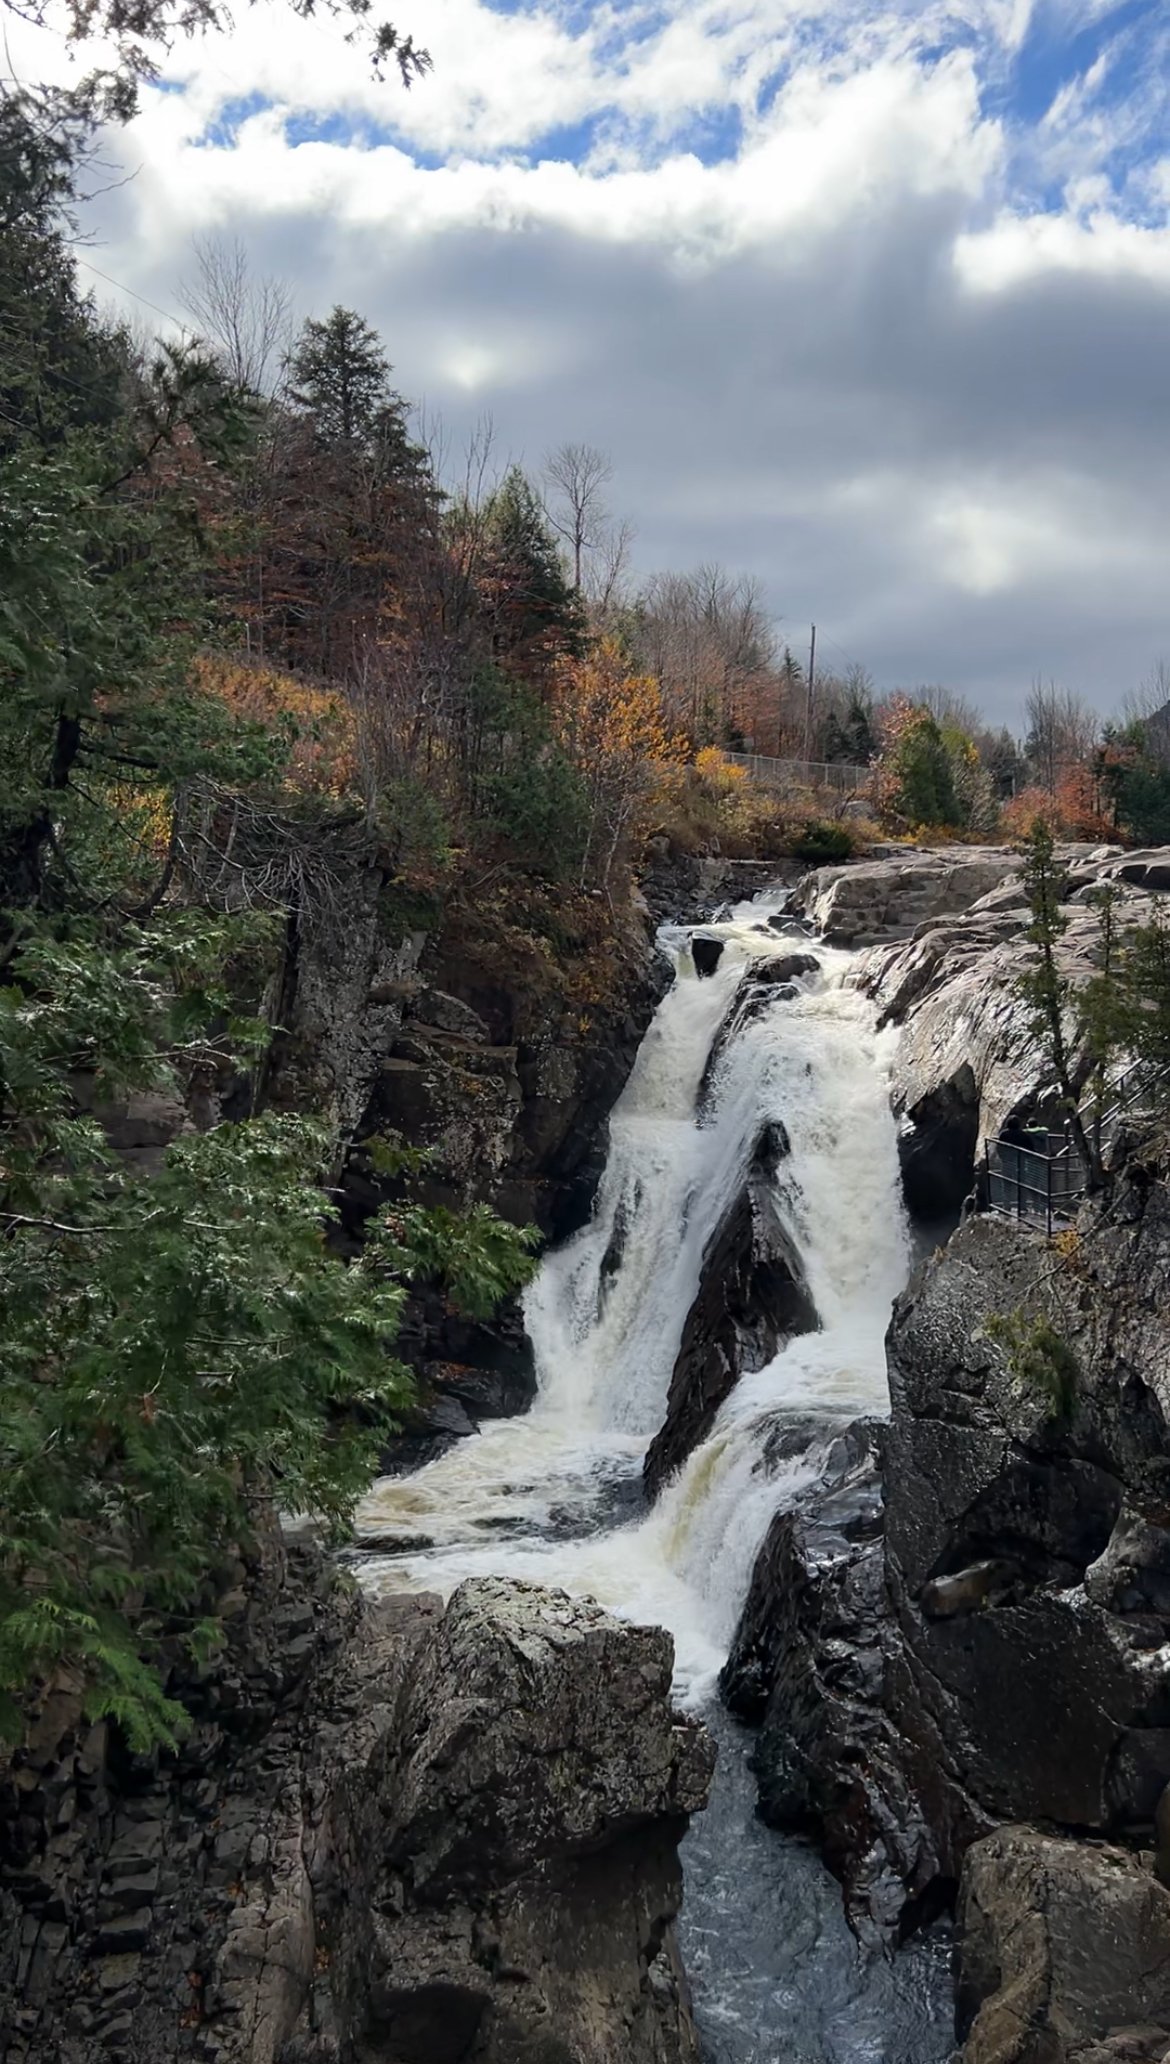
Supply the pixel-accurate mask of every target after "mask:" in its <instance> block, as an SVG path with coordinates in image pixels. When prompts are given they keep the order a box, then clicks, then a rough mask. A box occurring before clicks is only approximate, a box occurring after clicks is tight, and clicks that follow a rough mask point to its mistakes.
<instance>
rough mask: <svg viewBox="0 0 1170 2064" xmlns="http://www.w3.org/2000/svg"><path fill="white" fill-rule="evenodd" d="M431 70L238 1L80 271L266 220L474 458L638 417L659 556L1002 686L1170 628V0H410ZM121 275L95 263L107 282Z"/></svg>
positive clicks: (964, 682)
mask: <svg viewBox="0 0 1170 2064" xmlns="http://www.w3.org/2000/svg"><path fill="white" fill-rule="evenodd" d="M391 12H392V13H393V14H394V18H395V19H397V20H398V21H399V23H400V25H401V26H402V27H403V28H405V29H409V30H411V31H412V32H413V33H414V34H415V37H416V39H417V40H418V41H420V42H423V43H425V44H427V45H428V46H429V48H430V51H431V54H432V56H433V59H434V72H433V74H432V75H431V76H430V77H429V78H428V79H426V80H424V81H423V82H422V83H420V84H418V85H416V86H415V87H414V89H413V90H412V91H411V92H410V93H409V94H406V93H404V92H402V91H401V89H400V88H399V87H398V86H397V83H396V82H387V83H386V84H384V85H378V84H376V83H374V82H373V81H372V80H371V79H370V77H369V76H368V67H367V65H366V63H365V60H364V59H363V57H362V55H361V53H360V51H358V50H355V49H351V48H349V47H347V45H346V43H345V41H344V40H343V36H342V34H341V32H340V30H339V29H338V28H337V26H336V25H335V24H333V23H331V22H330V20H329V18H328V16H327V15H324V14H322V15H320V16H318V18H317V19H316V20H315V21H313V22H306V23H299V22H297V21H296V20H295V19H293V18H292V17H291V16H290V14H289V13H288V11H287V9H286V8H283V7H281V6H280V5H278V4H276V0H258V4H256V5H255V6H254V7H252V8H250V9H249V8H247V7H246V6H244V5H242V4H241V5H240V6H239V8H238V13H237V21H236V27H235V30H234V32H233V33H232V34H231V35H230V36H224V37H221V38H215V39H211V40H209V41H206V42H200V43H185V44H182V45H180V46H179V47H178V48H177V49H176V50H175V51H174V52H173V53H172V55H171V57H170V59H169V60H168V61H167V64H166V68H165V73H164V77H163V80H162V82H161V87H160V89H159V90H155V89H150V90H148V91H146V92H145V93H144V95H143V103H142V111H141V114H140V116H139V118H138V119H137V120H136V121H135V122H134V123H133V125H132V126H131V127H130V129H129V130H128V131H126V132H124V133H122V134H121V135H120V136H119V137H118V138H117V139H116V140H115V142H114V144H113V145H112V146H111V148H112V150H113V151H115V152H116V154H117V157H118V159H119V160H120V162H121V164H122V166H123V167H124V169H125V170H126V171H127V172H130V173H132V175H133V176H132V177H131V178H130V179H129V180H128V182H127V183H126V184H124V185H121V186H119V187H117V188H116V189H115V190H113V191H111V192H109V193H107V194H106V195H105V196H104V198H102V199H101V200H100V201H99V202H98V204H97V206H96V210H95V223H96V228H97V231H98V237H99V241H98V243H97V244H96V245H93V246H91V247H90V248H89V250H88V257H89V260H90V262H91V263H93V264H96V265H98V266H100V267H101V268H102V270H103V271H104V272H106V273H108V274H109V275H111V276H112V277H113V278H115V279H117V280H118V281H120V282H122V283H124V284H125V285H126V286H127V287H129V288H133V289H135V290H136V291H137V293H138V294H140V295H144V296H146V297H147V298H148V299H149V300H151V301H153V302H157V303H158V304H159V306H161V307H163V308H166V309H172V308H174V307H176V306H177V297H178V293H179V288H180V282H181V280H182V277H183V275H184V273H185V272H186V271H189V268H190V239H191V237H192V235H193V234H198V233H204V234H206V233H208V232H215V231H222V232H224V233H226V234H229V235H238V236H240V237H241V238H242V239H244V241H245V242H246V244H247V246H248V248H249V250H250V251H251V252H252V253H253V254H254V256H255V261H256V263H257V266H258V267H259V268H260V269H261V270H267V271H271V272H274V273H279V274H281V275H283V276H284V277H286V278H287V279H288V280H289V282H290V283H291V285H292V287H293V289H294V293H295V297H296V303H297V307H298V311H299V312H301V313H307V312H318V313H324V312H325V311H327V309H328V308H329V306H330V305H331V304H332V303H333V302H334V301H342V302H345V303H346V304H348V305H350V306H354V307H357V308H360V309H361V310H362V312H363V313H364V314H366V315H367V316H368V317H369V318H370V319H371V321H373V322H374V323H375V324H376V325H377V326H378V328H379V329H380V330H381V331H382V333H383V336H384V338H385V341H386V345H387V348H388V350H389V352H390V355H391V357H392V359H393V361H394V364H395V368H396V377H397V380H398V384H399V385H400V386H401V387H402V389H403V390H404V391H405V392H406V393H408V394H410V395H412V396H415V397H419V398H421V399H425V401H426V403H427V406H428V408H429V409H430V410H431V411H433V412H436V413H437V414H439V415H441V417H442V418H443V420H444V422H445V425H446V430H447V436H448V439H449V442H450V444H451V447H452V448H453V449H456V450H457V449H458V447H459V445H460V443H461V441H462V440H463V438H464V437H465V435H466V434H467V431H468V429H469V426H471V425H472V424H473V423H474V421H475V420H476V418H477V417H479V416H481V415H482V414H483V413H485V412H489V413H490V414H491V416H492V417H493V418H494V422H495V426H496V435H497V445H498V448H499V449H500V450H501V451H502V452H504V453H506V454H507V455H508V456H515V457H517V458H520V459H521V460H522V461H524V462H526V463H527V464H529V465H530V466H531V467H532V468H534V469H536V468H538V467H539V465H540V462H541V458H542V455H543V454H544V453H545V451H546V450H547V449H548V448H549V447H550V446H551V445H554V444H556V443H558V442H560V441H562V440H565V439H570V438H571V439H582V440H587V441H589V442H591V443H593V444H596V445H599V446H601V447H603V448H604V449H605V450H607V451H608V452H609V453H610V454H611V455H612V458H613V462H614V481H613V488H612V492H613V498H614V501H615V503H616V504H617V505H618V507H619V508H620V510H621V511H622V512H624V513H626V514H628V515H629V517H630V518H631V519H632V520H633V522H634V523H635V524H636V526H637V532H638V538H637V547H636V552H637V560H638V565H639V569H640V570H642V571H647V572H649V571H651V570H653V569H655V568H659V567H664V566H675V567H686V566H691V565H694V564H696V563H698V562H700V561H703V560H711V559H718V560H721V561H723V562H724V563H725V564H727V565H728V566H730V567H733V568H736V569H742V570H745V571H748V572H752V573H754V574H756V575H758V576H759V577H760V579H761V580H762V582H763V583H764V585H765V588H766V592H767V595H768V597H769V600H770V602H771V604H772V606H773V607H774V609H775V612H776V615H777V616H778V618H780V619H781V620H782V629H783V631H784V632H785V633H786V634H790V635H791V636H792V639H793V642H794V643H801V642H803V640H804V639H806V638H807V624H808V621H809V619H810V618H813V617H815V618H816V620H817V623H818V625H819V626H820V629H821V635H822V636H823V638H824V639H825V641H826V642H825V644H824V646H823V647H822V650H823V652H824V655H825V657H826V659H827V660H829V661H830V662H835V663H840V664H843V663H844V658H845V657H846V656H847V657H849V658H855V659H858V660H860V661H862V662H863V663H865V664H866V665H868V666H869V667H870V668H871V670H872V671H873V673H874V675H875V677H876V678H877V680H878V681H879V683H880V684H881V685H882V686H893V685H896V684H903V685H911V684H914V683H917V682H924V681H947V682H950V683H952V684H954V685H956V686H958V687H961V688H963V689H965V690H966V691H968V692H970V693H972V694H974V695H975V696H977V697H978V698H979V699H980V700H981V701H982V702H983V704H984V706H985V707H986V708H987V709H988V710H989V711H990V712H992V713H994V714H996V715H997V716H1003V717H1005V718H1007V719H1009V720H1010V719H1011V718H1012V717H1013V716H1014V715H1015V714H1016V712H1017V710H1018V708H1019V705H1020V702H1021V700H1022V697H1023V694H1024V692H1025V691H1026V688H1027V685H1028V683H1029V681H1030V680H1031V679H1032V677H1034V676H1035V675H1037V674H1041V675H1044V676H1045V677H1047V676H1053V677H1055V678H1056V679H1057V680H1058V681H1060V682H1061V683H1062V684H1065V685H1068V686H1071V687H1074V688H1076V689H1078V690H1080V691H1082V692H1083V693H1085V694H1086V695H1088V696H1089V697H1090V698H1091V699H1092V700H1094V701H1096V702H1097V703H1098V705H1099V706H1100V707H1102V708H1105V709H1108V708H1111V707H1115V706H1116V705H1117V703H1118V702H1119V701H1120V699H1121V697H1122V696H1123V695H1124V694H1125V693H1126V692H1127V691H1128V690H1131V689H1132V688H1133V687H1134V686H1135V685H1136V683H1137V682H1138V681H1139V679H1140V678H1141V676H1142V675H1143V674H1144V673H1146V672H1148V671H1149V669H1150V667H1151V665H1152V663H1153V661H1154V660H1155V659H1156V658H1157V657H1158V656H1159V655H1160V654H1166V655H1170V8H1168V7H1167V6H1166V5H1165V0H1120V4H1116V0H954V4H952V5H945V4H938V5H936V4H934V0H888V4H886V5H884V6H883V5H873V4H867V0H819V4H817V0H672V4H668V5H660V4H658V0H611V4H589V0H531V4H526V0H517V4H513V5H508V4H504V0H497V4H495V5H490V4H488V0H400V7H399V8H397V9H392V10H391ZM97 284H98V285H99V287H101V288H102V291H103V292H105V291H108V290H107V289H106V288H105V287H104V284H103V283H102V282H101V281H98V282H97Z"/></svg>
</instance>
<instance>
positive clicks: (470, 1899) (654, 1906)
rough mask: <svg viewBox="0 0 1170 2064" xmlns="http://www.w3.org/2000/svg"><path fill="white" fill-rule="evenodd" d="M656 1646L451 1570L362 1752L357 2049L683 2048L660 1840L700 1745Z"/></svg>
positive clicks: (550, 2051) (689, 1796)
mask: <svg viewBox="0 0 1170 2064" xmlns="http://www.w3.org/2000/svg"><path fill="white" fill-rule="evenodd" d="M672 1661H673V1656H672V1644H671V1641H670V1637H669V1636H668V1635H667V1634H665V1633H664V1632H663V1631H662V1630H661V1629H658V1628H637V1627H630V1626H628V1625H624V1624H622V1623H620V1622H618V1621H616V1620H613V1619H611V1618H610V1616H609V1615H608V1614H607V1613H605V1612H603V1611H602V1610H601V1608H600V1607H599V1606H596V1605H593V1604H591V1603H590V1602H588V1601H581V1600H573V1599H570V1598H569V1597H567V1596H566V1595H565V1594H564V1593H563V1592H556V1591H547V1590H543V1589H540V1588H538V1587H536V1586H534V1585H524V1584H514V1583H509V1582H507V1581H504V1580H501V1579H497V1578H483V1579H477V1580H474V1581H471V1582H468V1583H465V1584H463V1585H461V1586H460V1588H459V1590H458V1591H457V1592H456V1593H455V1595H454V1597H453V1598H452V1600H451V1603H450V1605H449V1606H448V1608H447V1611H446V1613H445V1615H444V1617H443V1620H442V1622H441V1624H440V1625H439V1627H438V1630H437V1633H436V1636H435V1638H434V1639H433V1641H431V1642H429V1643H427V1644H426V1645H424V1646H423V1647H422V1648H421V1649H420V1650H419V1652H418V1654H417V1661H416V1665H415V1668H414V1669H413V1671H412V1673H411V1678H410V1682H409V1685H408V1686H407V1688H406V1691H405V1694H404V1698H403V1702H402V1704H401V1706H400V1709H399V1714H398V1718H397V1722H396V1724H395V1726H394V1727H393V1728H392V1729H391V1730H389V1731H388V1733H387V1734H386V1736H385V1738H384V1743H383V1747H382V1751H381V1753H379V1755H378V1756H377V1758H376V1765H375V1768H376V1778H375V1789H376V1796H377V1800H378V1805H379V1819H378V1827H377V1848H376V1850H375V1852H374V1866H373V1884H372V1886H371V1891H372V1895H373V1896H372V1900H371V1903H370V1905H369V1907H368V1908H367V1909H366V1910H365V1918H366V1921H367V1922H368V1930H367V1929H363V1930H362V1939H361V1941H360V1944H359V1945H357V1947H358V1950H359V1956H360V1968H361V1969H362V1970H363V1972H364V1973H366V1974H367V1975H366V1981H365V1984H364V1986H363V1992H362V1997H361V2001H360V2005H359V2011H358V2013H357V2014H356V2015H355V2016H354V2017H353V2019H352V2022H351V2028H352V2038H353V2040H354V2042H355V2045H356V2050H357V2053H358V2054H360V2055H361V2056H363V2057H368V2058H371V2059H374V2058H385V2059H387V2060H388V2064H389V2060H394V2064H431V2060H432V2059H439V2058H443V2059H450V2060H451V2064H460V2060H463V2059H468V2060H470V2059H471V2058H472V2057H474V2059H475V2060H476V2064H480V2060H482V2064H521V2060H523V2064H529V2060H532V2064H538V2060H540V2064H544V2060H547V2064H643V2060H645V2064H684V2060H685V2064H692V2060H694V2064H697V2058H698V2049H697V2043H696V2040H695V2036H694V2030H693V2026H692V2024H691V2020H690V2014H689V2009H688V2005H687V2000H686V1993H685V1983H684V1981H683V1980H682V1976H681V1968H680V1965H679V1962H678V1958H677V1952H676V1950H675V1948H674V1939H673V1922H674V1916H675V1914H676V1912H677V1910H678V1905H679V1902H680V1898H681V1873H680V1870H679V1864H678V1855H677V1844H678V1840H679V1838H680V1836H681V1835H682V1833H683V1831H684V1830H685V1827H686V1823H687V1817H688V1816H689V1814H691V1813H692V1812H695V1811H697V1810H698V1808H699V1807H700V1806H701V1805H702V1804H703V1803H704V1801H705V1798H706V1794H707V1787H708V1784H709V1781H710V1775H711V1768H712V1760H713V1759H712V1753H711V1748H710V1743H709V1741H708V1738H707V1736H706V1735H705V1733H704V1731H703V1729H702V1728H701V1726H700V1725H699V1724H698V1723H697V1722H695V1721H692V1720H686V1719H683V1718H682V1717H681V1716H679V1715H676V1714H673V1713H672V1711H671V1706H670V1682H671V1668H672ZM367 1819H368V1815H366V1814H365V1813H364V1812H362V1811H360V1809H359V1820H358V1826H357V1828H356V1829H355V1830H354V1833H355V1835H356V1837H357V1839H358V1840H359V1841H360V1840H361V1839H362V1826H363V1823H364V1822H365V1821H366V1820H367Z"/></svg>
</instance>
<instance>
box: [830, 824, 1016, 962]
mask: <svg viewBox="0 0 1170 2064" xmlns="http://www.w3.org/2000/svg"><path fill="white" fill-rule="evenodd" d="M1019 864H1020V863H1019V859H1018V856H1017V855H1015V854H1014V853H1012V852H1011V851H1010V850H1009V848H1008V847H1006V846H986V847H979V846H954V847H944V848H942V849H941V850H938V851H934V852H930V851H922V852H915V851H914V850H913V849H912V848H905V847H893V848H890V849H888V850H887V851H886V852H885V853H884V854H883V855H882V857H881V858H878V859H870V860H862V861H857V862H851V863H846V864H844V865H841V866H836V867H817V868H814V869H813V871H812V873H811V874H807V875H805V877H804V878H803V880H802V881H801V882H800V883H799V884H798V886H797V888H796V890H795V893H794V895H793V898H792V903H791V909H792V910H793V912H794V913H795V914H796V915H798V916H802V917H805V918H807V919H808V921H809V923H810V924H811V925H812V927H813V929H814V930H815V931H816V932H818V933H819V934H820V936H821V938H823V939H824V940H825V941H826V943H827V944H828V945H830V946H855V947H857V946H872V945H876V944H877V943H878V942H879V941H883V940H891V939H908V938H910V937H911V936H912V934H913V933H914V932H915V931H916V930H917V928H918V926H919V925H921V924H924V923H926V922H928V921H930V920H931V919H935V918H940V917H948V916H952V915H954V914H955V913H957V912H958V911H961V910H967V909H969V908H970V906H971V905H972V903H974V902H976V901H977V900H978V898H979V897H980V896H984V895H986V894H987V893H988V891H989V890H991V889H994V888H996V887H997V886H998V884H999V883H1000V882H1002V880H1003V878H1004V876H1005V875H1006V874H1010V873H1011V872H1012V870H1013V869H1014V868H1018V866H1019Z"/></svg>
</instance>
